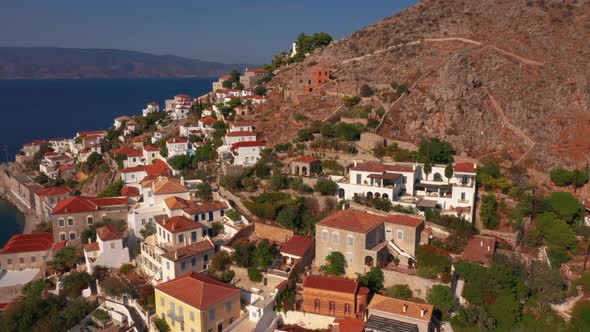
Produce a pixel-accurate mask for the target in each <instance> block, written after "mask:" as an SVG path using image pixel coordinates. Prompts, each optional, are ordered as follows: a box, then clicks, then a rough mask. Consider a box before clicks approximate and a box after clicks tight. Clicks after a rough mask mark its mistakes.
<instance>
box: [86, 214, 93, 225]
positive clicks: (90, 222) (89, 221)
mask: <svg viewBox="0 0 590 332" xmlns="http://www.w3.org/2000/svg"><path fill="white" fill-rule="evenodd" d="M86 223H87V224H88V225H92V224H94V218H93V217H92V216H88V217H86Z"/></svg>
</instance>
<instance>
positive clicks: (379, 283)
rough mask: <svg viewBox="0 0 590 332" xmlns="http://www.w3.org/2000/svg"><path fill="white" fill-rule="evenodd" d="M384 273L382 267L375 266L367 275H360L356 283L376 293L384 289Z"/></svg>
mask: <svg viewBox="0 0 590 332" xmlns="http://www.w3.org/2000/svg"><path fill="white" fill-rule="evenodd" d="M383 280H384V277H383V271H382V270H381V268H380V267H378V266H374V267H372V268H371V270H369V271H368V272H367V273H365V274H362V275H359V276H358V278H357V279H356V281H358V283H359V284H360V285H362V286H365V287H367V288H369V289H370V290H371V291H372V292H374V293H376V292H378V291H380V290H381V289H382V288H383Z"/></svg>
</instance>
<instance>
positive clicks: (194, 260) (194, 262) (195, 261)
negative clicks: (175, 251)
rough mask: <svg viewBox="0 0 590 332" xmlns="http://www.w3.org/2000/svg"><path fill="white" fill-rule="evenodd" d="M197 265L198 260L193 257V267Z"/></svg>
mask: <svg viewBox="0 0 590 332" xmlns="http://www.w3.org/2000/svg"><path fill="white" fill-rule="evenodd" d="M195 265H197V258H196V257H193V258H191V266H195Z"/></svg>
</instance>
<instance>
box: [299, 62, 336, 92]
mask: <svg viewBox="0 0 590 332" xmlns="http://www.w3.org/2000/svg"><path fill="white" fill-rule="evenodd" d="M329 79H330V71H329V70H328V69H327V68H324V67H320V66H315V67H312V68H310V69H309V71H308V73H307V81H306V82H304V84H305V93H310V92H312V91H313V90H315V89H317V88H319V87H321V86H322V85H324V84H326V82H328V80H329Z"/></svg>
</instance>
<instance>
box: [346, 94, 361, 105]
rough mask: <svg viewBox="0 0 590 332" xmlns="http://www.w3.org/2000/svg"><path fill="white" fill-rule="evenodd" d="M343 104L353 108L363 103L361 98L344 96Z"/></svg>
mask: <svg viewBox="0 0 590 332" xmlns="http://www.w3.org/2000/svg"><path fill="white" fill-rule="evenodd" d="M342 102H343V103H344V105H345V106H346V107H353V106H356V105H358V103H360V102H361V98H360V97H356V96H355V97H349V96H344V97H342Z"/></svg>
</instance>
